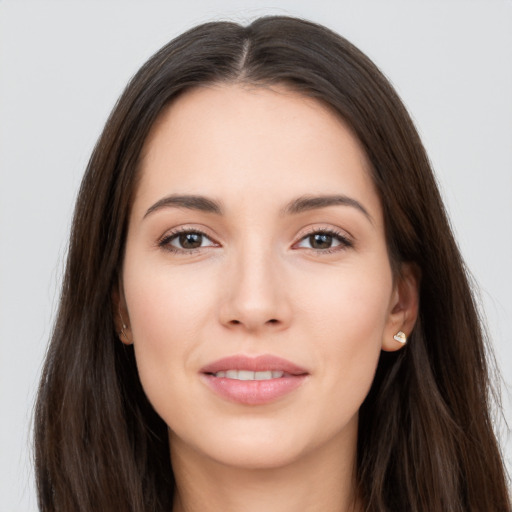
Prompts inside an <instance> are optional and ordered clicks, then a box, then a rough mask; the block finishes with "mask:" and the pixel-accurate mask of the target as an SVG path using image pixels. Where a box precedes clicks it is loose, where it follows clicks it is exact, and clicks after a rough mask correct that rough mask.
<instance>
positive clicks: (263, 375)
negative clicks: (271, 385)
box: [215, 370, 284, 380]
mask: <svg viewBox="0 0 512 512" xmlns="http://www.w3.org/2000/svg"><path fill="white" fill-rule="evenodd" d="M283 375H284V372H283V371H279V370H277V371H271V370H268V371H263V372H252V371H250V370H227V371H220V372H217V373H215V377H220V378H222V377H225V378H227V379H235V380H270V379H280V378H281V377H282V376H283Z"/></svg>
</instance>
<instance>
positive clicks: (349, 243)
mask: <svg viewBox="0 0 512 512" xmlns="http://www.w3.org/2000/svg"><path fill="white" fill-rule="evenodd" d="M315 234H327V235H330V236H332V237H333V238H335V239H337V240H338V241H339V242H340V244H339V245H336V246H334V247H329V248H327V249H315V248H313V247H299V249H303V250H306V251H310V252H313V253H315V254H320V255H326V254H332V253H333V252H338V251H343V250H346V249H349V248H351V247H354V238H353V237H352V236H351V235H350V234H348V233H347V232H346V231H345V230H341V229H339V228H336V227H332V226H329V227H327V226H310V227H309V228H308V229H307V231H305V232H303V233H301V234H300V236H299V237H298V240H297V241H296V242H295V243H294V244H293V246H292V248H295V247H296V246H297V245H298V244H300V243H301V242H302V241H303V240H305V239H306V238H308V237H310V236H312V235H315Z"/></svg>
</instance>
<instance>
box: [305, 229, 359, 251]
mask: <svg viewBox="0 0 512 512" xmlns="http://www.w3.org/2000/svg"><path fill="white" fill-rule="evenodd" d="M352 245H353V244H352V242H351V241H350V240H349V239H348V238H347V237H346V236H344V235H342V234H341V233H338V232H336V231H331V230H318V231H314V232H312V233H309V234H308V235H307V236H305V237H303V238H302V239H301V240H300V241H299V243H298V244H297V247H303V248H306V249H313V250H315V251H319V252H333V251H336V250H342V249H344V248H347V247H352Z"/></svg>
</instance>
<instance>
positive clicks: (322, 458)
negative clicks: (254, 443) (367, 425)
mask: <svg viewBox="0 0 512 512" xmlns="http://www.w3.org/2000/svg"><path fill="white" fill-rule="evenodd" d="M344 439H345V441H344V443H342V444H345V446H344V447H342V446H339V444H340V443H339V442H338V443H336V444H337V446H333V443H332V442H330V443H328V444H326V445H325V446H322V447H320V448H316V449H315V450H313V451H312V452H311V453H310V454H308V455H304V456H301V457H300V458H298V459H297V460H295V461H293V462H290V463H288V464H287V465H285V466H281V467H275V468H264V469H261V468H257V469H255V468H240V467H232V466H227V465H225V464H222V463H219V462H218V461H215V460H213V459H211V458H208V457H205V456H204V455H202V454H199V453H198V452H197V451H195V450H194V449H193V448H191V447H189V446H187V445H184V444H181V443H180V442H179V441H178V440H176V439H172V436H171V453H172V457H171V459H172V465H173V471H174V476H175V480H176V494H175V499H174V506H173V512H217V511H218V510H222V511H223V512H239V511H240V510H243V511H244V512H260V511H261V510H265V511H267V512H289V511H290V510H300V511H301V512H313V511H314V512H318V510H322V512H357V511H360V510H361V506H360V503H359V500H358V498H357V495H356V479H355V461H356V442H355V440H356V439H357V438H356V437H354V439H352V440H351V442H350V443H348V442H347V439H346V437H345V438H344ZM340 448H344V449H343V450H342V451H341V452H340V451H339V450H340ZM333 450H336V451H333ZM333 454H336V457H335V458H334V457H333Z"/></svg>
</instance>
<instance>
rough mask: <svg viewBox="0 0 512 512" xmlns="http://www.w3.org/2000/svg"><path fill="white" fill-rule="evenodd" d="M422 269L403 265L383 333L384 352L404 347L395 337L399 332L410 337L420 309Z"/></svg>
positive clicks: (409, 264)
mask: <svg viewBox="0 0 512 512" xmlns="http://www.w3.org/2000/svg"><path fill="white" fill-rule="evenodd" d="M420 278H421V276H420V269H419V268H418V267H417V265H415V264H413V263H403V264H402V266H401V268H400V271H399V273H398V276H397V278H396V281H395V286H394V290H393V294H392V297H391V302H390V311H389V314H388V320H387V322H386V327H385V329H384V333H383V340H382V350H384V351H386V352H394V351H395V350H399V349H400V348H402V347H403V346H404V345H403V344H402V343H400V342H398V341H396V340H395V339H394V338H393V336H394V335H395V334H397V333H398V332H399V331H402V332H403V333H405V335H406V336H407V337H409V336H410V334H411V332H412V330H413V328H414V325H415V323H416V319H417V318H418V308H419V285H420Z"/></svg>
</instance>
